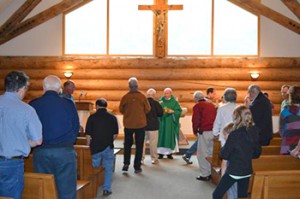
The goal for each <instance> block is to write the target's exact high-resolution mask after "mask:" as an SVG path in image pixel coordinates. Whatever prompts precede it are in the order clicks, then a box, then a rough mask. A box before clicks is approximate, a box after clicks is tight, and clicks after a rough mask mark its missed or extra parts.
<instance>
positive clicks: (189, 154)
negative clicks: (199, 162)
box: [185, 138, 198, 158]
mask: <svg viewBox="0 0 300 199" xmlns="http://www.w3.org/2000/svg"><path fill="white" fill-rule="evenodd" d="M197 145H198V138H197V139H196V140H195V142H194V144H193V145H192V146H191V147H190V148H189V149H188V150H187V151H186V152H185V157H187V158H191V156H192V155H193V154H194V153H195V152H196V151H197Z"/></svg>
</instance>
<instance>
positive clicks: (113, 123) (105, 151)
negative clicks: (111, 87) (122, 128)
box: [85, 98, 119, 196]
mask: <svg viewBox="0 0 300 199" xmlns="http://www.w3.org/2000/svg"><path fill="white" fill-rule="evenodd" d="M106 107H107V101H106V99H104V98H100V99H98V100H97V101H96V109H97V112H96V113H95V114H93V115H91V116H90V117H89V118H88V120H87V124H86V128H85V129H86V134H87V136H86V137H87V141H88V145H90V149H91V153H92V163H93V167H96V168H97V167H100V165H102V166H103V167H104V169H105V176H104V184H103V195H104V196H107V195H110V194H111V193H112V192H111V183H112V177H113V170H114V160H115V158H114V140H115V139H116V138H117V136H118V132H119V128H118V121H117V118H116V117H115V116H114V115H113V114H111V113H109V112H107V110H106Z"/></svg>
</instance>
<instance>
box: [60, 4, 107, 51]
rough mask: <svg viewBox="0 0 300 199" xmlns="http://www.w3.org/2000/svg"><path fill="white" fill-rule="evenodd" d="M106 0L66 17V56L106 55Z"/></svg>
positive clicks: (87, 5) (77, 10) (84, 7)
mask: <svg viewBox="0 0 300 199" xmlns="http://www.w3.org/2000/svg"><path fill="white" fill-rule="evenodd" d="M106 11H107V5H106V0H97V1H92V2H90V3H88V4H86V5H84V6H82V7H80V8H78V9H76V10H74V11H72V12H70V13H68V14H66V15H65V54H106V23H107V17H106Z"/></svg>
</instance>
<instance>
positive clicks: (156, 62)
mask: <svg viewBox="0 0 300 199" xmlns="http://www.w3.org/2000/svg"><path fill="white" fill-rule="evenodd" d="M161 67H164V68H186V67H189V68H248V69H251V68H252V69H257V68H282V67H284V68H300V57H290V58H287V57H276V58H256V57H250V58H249V57H246V58H244V57H237V58H225V57H222V58H194V57H191V58H187V57H169V58H163V59H159V58H148V57H147V58H144V57H132V58H131V57H101V56H51V57H50V56H0V68H1V69H5V68H7V69H10V68H20V69H29V68H30V69H38V68H43V69H60V70H67V69H69V70H72V69H96V68H97V69H101V68H116V69H118V68H161Z"/></svg>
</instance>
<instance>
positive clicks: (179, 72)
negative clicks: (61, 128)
mask: <svg viewBox="0 0 300 199" xmlns="http://www.w3.org/2000/svg"><path fill="white" fill-rule="evenodd" d="M10 71H11V70H8V69H4V70H1V71H0V78H4V77H5V76H6V74H8V73H9V72H10ZM24 71H25V72H26V73H27V75H28V76H29V77H34V78H38V79H41V78H45V77H46V76H47V75H49V74H53V75H57V76H58V77H60V78H62V79H63V78H64V76H63V73H64V71H63V70H42V69H37V70H24ZM251 71H252V70H249V69H247V68H240V69H232V68H223V69H222V73H221V74H220V73H219V72H216V70H212V69H210V68H188V69H187V68H186V69H184V68H178V69H177V68H176V69H172V70H166V69H164V68H160V69H158V68H155V69H140V70H138V69H126V70H122V69H86V70H84V69H82V70H74V71H73V76H72V79H74V80H75V79H111V80H122V79H123V80H126V79H129V78H130V77H132V76H134V77H137V78H138V79H140V80H155V81H157V80H198V81H202V80H215V81H218V80H235V81H237V80H238V81H249V84H250V82H251V78H250V72H251ZM256 71H258V72H259V73H260V77H259V80H260V81H286V80H288V81H299V75H300V74H299V69H297V68H290V69H288V70H286V69H280V68H269V69H266V68H263V69H259V70H256Z"/></svg>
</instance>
